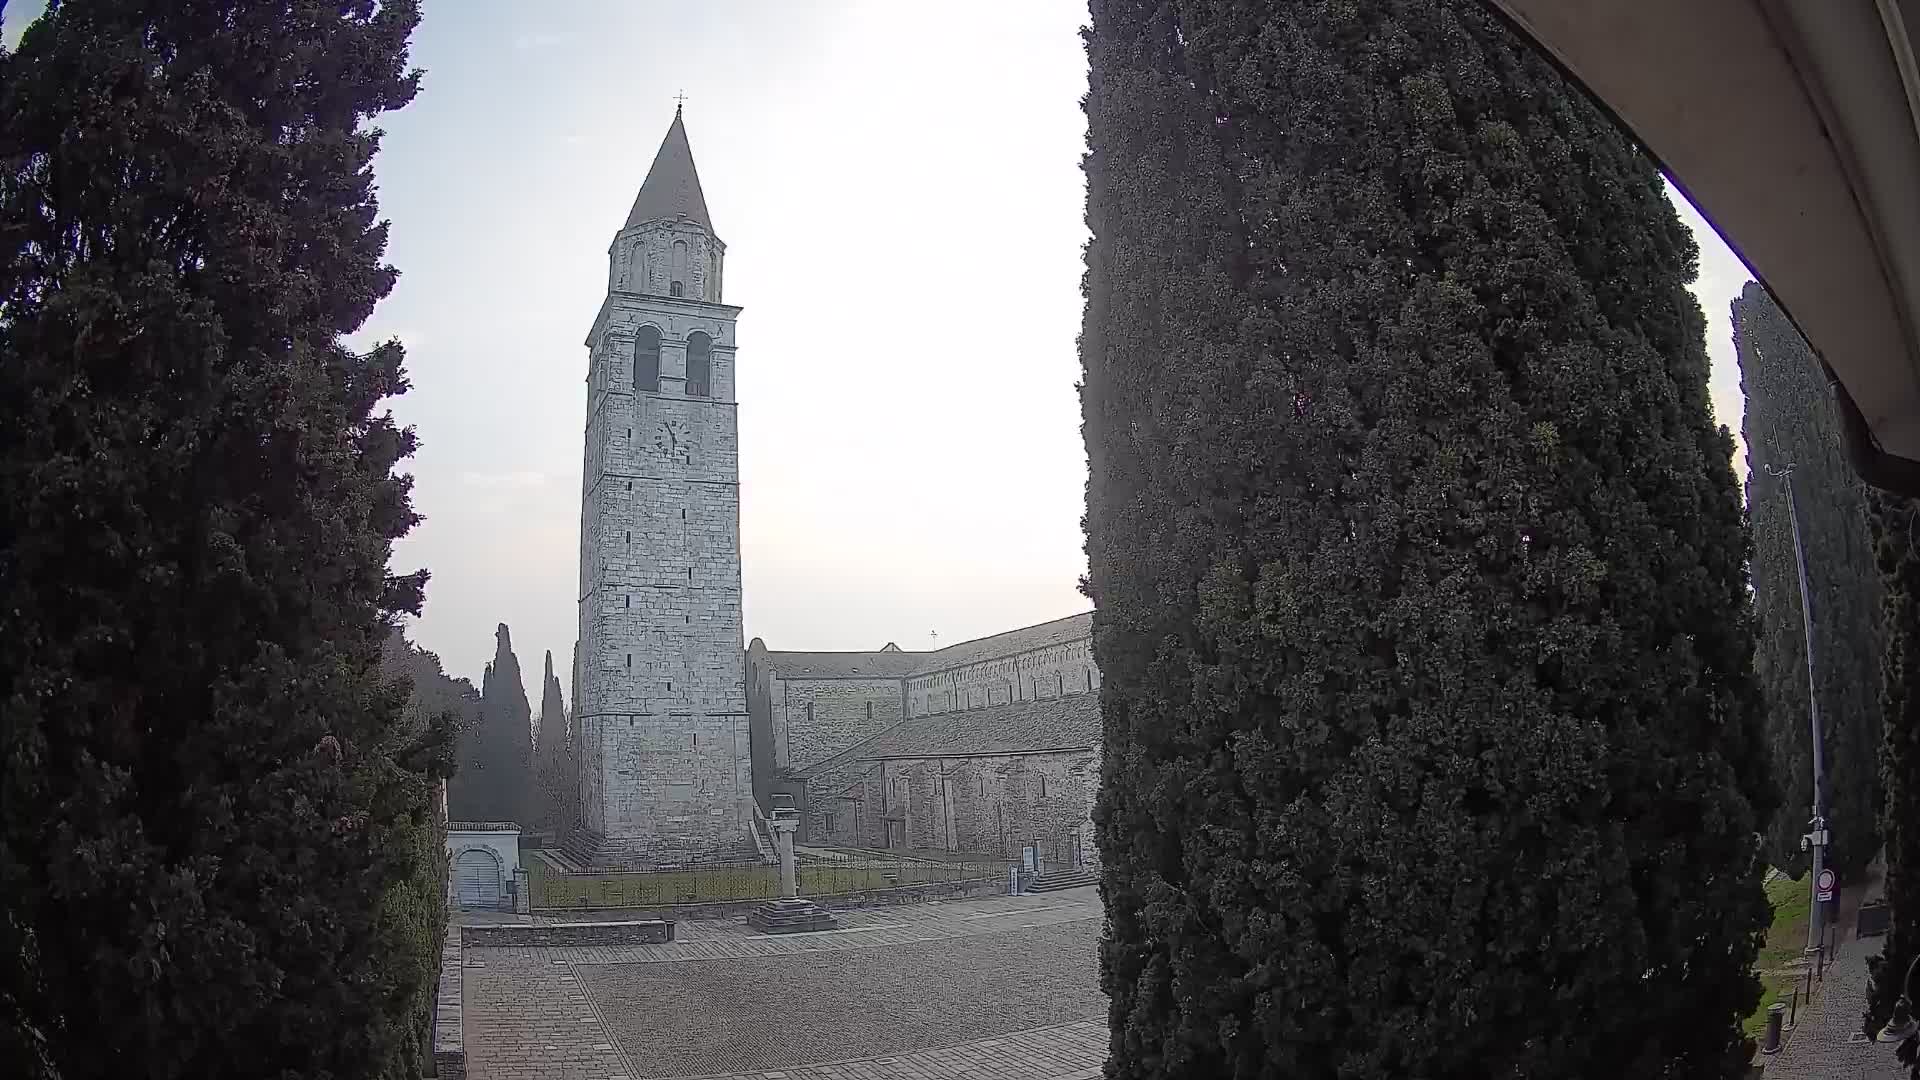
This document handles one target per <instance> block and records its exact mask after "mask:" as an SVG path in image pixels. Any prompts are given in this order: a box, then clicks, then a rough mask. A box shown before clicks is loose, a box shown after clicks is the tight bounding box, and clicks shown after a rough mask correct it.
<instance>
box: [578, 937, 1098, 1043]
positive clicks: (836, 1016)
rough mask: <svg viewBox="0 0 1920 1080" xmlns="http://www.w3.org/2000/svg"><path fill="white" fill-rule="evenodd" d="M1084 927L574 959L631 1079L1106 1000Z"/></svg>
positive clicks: (904, 1038)
mask: <svg viewBox="0 0 1920 1080" xmlns="http://www.w3.org/2000/svg"><path fill="white" fill-rule="evenodd" d="M1095 941H1096V931H1095V928H1094V927H1093V926H1092V924H1090V923H1087V922H1084V921H1083V922H1081V923H1078V924H1074V925H1064V926H1048V927H1038V928H1035V929H1030V930H1009V931H1006V932H1004V933H998V934H973V935H969V936H967V937H963V938H956V939H952V940H948V941H923V942H915V943H912V944H905V945H894V946H890V947H887V948H884V949H844V950H836V951H833V952H827V953H816V954H813V955H810V956H766V957H744V958H740V959H736V960H729V961H724V962H713V963H702V964H684V965H683V964H612V965H607V966H604V967H583V968H581V978H582V980H583V981H584V982H585V983H586V984H587V987H588V989H589V991H590V992H591V993H592V995H593V998H594V1000H595V1001H597V1002H598V1003H599V1004H600V1009H601V1012H602V1013H603V1014H604V1015H605V1017H606V1020H607V1029H608V1030H609V1031H611V1032H612V1033H613V1036H614V1041H615V1042H617V1043H619V1044H620V1047H621V1049H622V1050H623V1051H625V1052H626V1054H627V1057H628V1060H629V1061H630V1062H631V1063H632V1064H633V1066H634V1068H635V1075H638V1076H691V1075H698V1074H700V1073H729V1072H741V1071H747V1070H754V1069H776V1070H777V1069H786V1068H790V1067H793V1066H799V1065H813V1064H819V1063H823V1062H832V1061H841V1060H845V1059H849V1058H868V1057H875V1056H881V1055H891V1054H905V1053H912V1052H914V1051H918V1050H925V1049H929V1048H934V1047H940V1046H950V1045H953V1044H955V1043H961V1042H970V1041H974V1040H977V1039H985V1038H991V1037H993V1036H996V1035H1006V1034H1010V1033H1012V1032H1017V1031H1023V1030H1026V1029H1028V1028H1036V1027H1052V1026H1055V1025H1058V1024H1064V1023H1070V1022H1072V1021H1075V1020H1086V1019H1089V1018H1091V1017H1095V1016H1099V1015H1101V1014H1102V1013H1103V1012H1105V1009H1106V999H1105V998H1104V997H1102V996H1101V994H1100V989H1099V977H1098V975H1097V973H1096V968H1095V959H1094V946H1095Z"/></svg>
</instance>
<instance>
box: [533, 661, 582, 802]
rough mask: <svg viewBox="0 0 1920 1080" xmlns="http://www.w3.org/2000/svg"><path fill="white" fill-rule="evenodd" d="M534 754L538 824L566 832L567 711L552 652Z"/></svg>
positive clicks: (567, 775)
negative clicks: (555, 674) (537, 796)
mask: <svg viewBox="0 0 1920 1080" xmlns="http://www.w3.org/2000/svg"><path fill="white" fill-rule="evenodd" d="M533 752H534V760H535V766H534V772H535V779H536V781H537V787H538V794H539V798H540V805H539V808H538V811H539V812H538V815H537V820H538V821H539V822H540V824H541V825H542V826H543V827H544V828H547V829H554V830H561V829H566V828H568V827H570V826H571V825H572V824H573V822H572V819H571V817H570V816H569V812H568V800H567V789H568V787H569V783H568V778H569V777H570V776H571V775H572V774H571V772H570V770H569V769H568V767H567V707H566V703H565V702H564V701H563V700H562V699H561V697H560V680H559V679H558V678H557V677H555V676H554V674H553V653H552V652H551V651H549V652H548V653H547V668H546V674H545V676H544V677H543V678H542V680H541V694H540V734H539V738H538V739H537V740H536V741H535V743H534V750H533Z"/></svg>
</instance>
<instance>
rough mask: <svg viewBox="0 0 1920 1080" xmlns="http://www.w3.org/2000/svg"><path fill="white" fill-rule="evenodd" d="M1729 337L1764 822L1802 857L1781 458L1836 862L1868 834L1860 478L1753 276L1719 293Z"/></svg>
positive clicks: (1806, 766)
mask: <svg viewBox="0 0 1920 1080" xmlns="http://www.w3.org/2000/svg"><path fill="white" fill-rule="evenodd" d="M1733 340H1734V346H1735V350H1736V351H1737V352H1738V354H1739V357H1740V385H1741V389H1743V390H1744V391H1745V392H1746V402H1747V407H1746V414H1745V417H1744V419H1743V421H1742V423H1743V425H1744V430H1745V433H1746V443H1747V514H1748V520H1749V522H1750V527H1751V530H1752V533H1753V607H1754V621H1755V627H1756V630H1757V632H1758V637H1759V648H1758V649H1757V651H1756V654H1755V660H1754V668H1755V671H1756V672H1757V674H1758V675H1759V679H1760V687H1761V691H1762V697H1763V698H1764V699H1765V701H1766V705H1767V741H1768V743H1769V744H1770V745H1771V747H1772V750H1773V760H1774V762H1775V770H1774V776H1775V779H1776V781H1777V782H1778V783H1779V784H1780V787H1781V794H1782V799H1781V807H1782V808H1781V812H1780V813H1778V814H1776V815H1774V821H1773V828H1772V829H1770V830H1768V833H1767V852H1768V858H1769V859H1770V860H1771V861H1772V862H1773V864H1774V865H1775V866H1780V867H1787V868H1794V869H1798V868H1800V867H1802V866H1804V865H1805V861H1806V859H1805V856H1804V855H1803V854H1802V853H1801V851H1800V837H1801V836H1802V835H1803V834H1804V833H1805V832H1806V831H1807V820H1808V817H1809V814H1810V808H1811V806H1812V803H1813V771H1812V760H1813V750H1812V742H1813V733H1812V728H1811V725H1810V723H1809V720H1808V715H1807V652H1806V631H1805V625H1804V623H1803V621H1802V613H1801V607H1800V576H1799V568H1798V561H1797V559H1796V557H1795V555H1794V548H1793V521H1792V518H1791V516H1790V513H1789V509H1788V500H1787V490H1786V483H1785V481H1784V480H1783V479H1782V478H1781V477H1779V476H1777V475H1775V471H1776V470H1779V469H1783V468H1785V467H1787V466H1789V465H1791V466H1792V473H1793V501H1794V502H1795V503H1796V504H1798V507H1799V513H1800V531H1801V537H1802V541H1803V544H1804V546H1805V548H1806V558H1807V580H1808V591H1809V593H1810V594H1811V595H1812V597H1813V649H1814V677H1815V679H1816V680H1817V681H1818V683H1819V686H1820V713H1821V726H1822V728H1823V731H1824V737H1823V739H1822V740H1821V741H1822V743H1823V744H1824V750H1825V759H1826V776H1827V783H1826V803H1827V807H1828V817H1829V819H1830V821H1831V823H1832V829H1833V836H1834V846H1833V848H1832V850H1831V851H1830V852H1829V858H1830V861H1831V864H1832V865H1833V866H1835V867H1836V868H1838V869H1839V870H1840V872H1841V873H1843V874H1850V873H1853V872H1855V871H1857V870H1859V869H1860V868H1861V867H1864V866H1865V865H1866V864H1867V862H1868V860H1870V859H1872V858H1873V854H1874V852H1875V851H1877V850H1878V849H1879V846H1880V828H1879V811H1880V798H1881V792H1880V781H1879V768H1880V762H1879V758H1880V742H1881V739H1880V733H1881V723H1880V701H1879V694H1880V656H1881V651H1882V650H1881V645H1880V620H1881V615H1880V592H1881V588H1880V574H1879V571H1878V569H1877V568H1876V567H1875V566H1874V556H1873V543H1872V538H1871V536H1870V534H1869V530H1868V527H1867V506H1866V488H1865V485H1863V484H1862V483H1861V482H1860V480H1859V478H1858V477H1856V476H1855V475H1854V472H1853V470H1852V469H1851V468H1849V467H1848V466H1847V463H1846V460H1845V459H1844V457H1843V456H1842V454H1841V449H1840V428H1839V418H1838V417H1837V416H1836V415H1835V412H1834V404H1833V395H1832V394H1831V393H1830V392H1829V391H1828V389H1827V383H1826V378H1825V376H1824V374H1823V373H1822V371H1821V370H1820V363H1819V361H1818V360H1817V359H1815V358H1814V355H1813V350H1811V349H1810V348H1808V347H1807V343H1806V339H1804V338H1802V337H1801V336H1800V331H1799V330H1797V329H1795V328H1794V325H1793V323H1792V322H1790V321H1788V319H1787V317H1786V314H1785V313H1784V312H1782V311H1781V310H1780V308H1779V307H1778V305H1776V304H1775V303H1774V302H1773V297H1772V296H1770V295H1768V293H1767V290H1766V289H1765V287H1763V286H1761V285H1760V284H1758V283H1756V282H1749V283H1748V284H1747V287H1746V289H1745V290H1743V291H1742V292H1741V294H1740V297H1739V299H1737V300H1735V301H1734V302H1733Z"/></svg>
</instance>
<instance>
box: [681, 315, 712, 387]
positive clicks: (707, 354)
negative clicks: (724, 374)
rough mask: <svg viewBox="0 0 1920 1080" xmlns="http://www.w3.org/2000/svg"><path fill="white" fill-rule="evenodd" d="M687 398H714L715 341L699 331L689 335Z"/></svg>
mask: <svg viewBox="0 0 1920 1080" xmlns="http://www.w3.org/2000/svg"><path fill="white" fill-rule="evenodd" d="M687 396H689V397H712V396H713V339H712V338H710V337H708V336H707V335H705V334H703V333H701V332H700V331H698V330H695V331H694V332H693V333H691V334H688V335H687Z"/></svg>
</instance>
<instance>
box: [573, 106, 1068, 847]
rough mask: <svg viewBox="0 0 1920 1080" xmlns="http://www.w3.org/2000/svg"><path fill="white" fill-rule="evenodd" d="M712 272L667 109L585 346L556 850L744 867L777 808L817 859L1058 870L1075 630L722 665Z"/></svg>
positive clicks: (725, 521)
mask: <svg viewBox="0 0 1920 1080" xmlns="http://www.w3.org/2000/svg"><path fill="white" fill-rule="evenodd" d="M725 254H726V245H724V244H723V243H721V241H720V239H719V237H718V235H717V234H716V233H715V231H714V228H713V223H712V220H711V218H710V216H709V215H708V213H707V207H706V200H705V197H704V195H703V194H702V193H701V191H700V183H699V177H698V175H697V174H696V172H695V170H694V167H693V157H692V152H691V150H690V149H689V148H688V145H687V137H686V129H685V126H684V124H683V123H682V121H681V118H680V116H679V115H678V114H677V113H676V114H675V116H674V121H673V124H672V126H671V127H670V128H669V129H668V132H667V137H666V139H665V140H664V141H663V142H662V144H661V147H660V151H659V153H658V155H656V157H655V158H654V162H653V166H652V168H651V169H650V170H649V171H648V173H647V178H646V181H645V182H644V183H643V184H642V185H641V189H640V193H639V195H638V196H637V197H636V198H635V200H634V204H633V209H632V210H631V211H630V212H629V214H628V215H627V220H626V223H625V224H624V225H623V226H622V227H621V228H620V229H619V230H618V231H617V232H616V233H615V235H614V238H613V242H612V244H611V245H610V246H609V248H608V251H607V292H606V296H605V298H604V299H603V301H602V302H601V305H600V310H599V312H598V314H597V316H596V317H595V319H594V321H593V326H592V329H591V330H590V331H589V332H588V334H587V337H586V347H587V350H588V365H587V403H586V431H585V438H584V454H583V465H582V469H581V496H580V553H579V554H580V578H579V594H578V595H579V638H578V641H577V643H576V650H575V656H574V665H573V684H574V685H573V700H574V711H573V722H574V730H573V737H574V739H575V742H576V745H577V746H578V748H579V750H578V755H577V759H578V761H579V762H580V775H579V777H578V783H579V786H580V794H581V800H580V801H581V806H582V808H583V809H582V819H583V820H582V822H581V825H582V826H583V835H582V836H581V837H580V842H579V843H578V844H577V845H575V846H577V847H579V848H584V849H585V854H586V855H587V857H588V858H589V860H590V861H593V862H596V863H600V864H603V865H611V864H620V865H634V864H649V865H668V864H676V863H686V862H695V861H709V860H713V859H718V858H730V857H736V856H738V857H753V855H754V853H755V851H756V845H755V844H754V838H755V837H756V836H757V832H756V822H755V816H756V807H758V808H759V809H768V808H770V807H771V805H772V796H773V795H774V794H776V793H783V794H786V795H788V796H791V797H792V798H793V799H794V801H795V803H796V804H797V805H799V806H800V807H801V808H802V810H803V821H804V822H805V826H804V828H805V831H804V833H803V836H805V837H808V838H813V839H815V840H817V841H818V842H829V841H830V842H834V843H847V844H858V845H860V846H880V847H886V846H891V847H909V848H936V849H944V850H949V851H967V852H981V853H984V852H1002V853H1007V854H1013V853H1015V852H1017V850H1018V849H1019V848H1020V847H1022V846H1024V845H1029V844H1041V845H1043V846H1044V847H1045V849H1046V850H1047V851H1048V853H1049V858H1050V859H1053V860H1056V861H1062V860H1070V861H1071V862H1073V863H1076V864H1077V863H1079V862H1080V861H1082V859H1083V857H1084V855H1085V854H1086V853H1088V852H1090V851H1091V844H1090V843H1089V842H1088V839H1087V833H1088V829H1089V827H1090V826H1089V821H1088V813H1089V811H1090V808H1091V806H1092V793H1093V788H1094V781H1095V778H1096V777H1097V776H1098V773H1099V765H1098V757H1097V746H1098V742H1099V739H1098V731H1097V727H1098V723H1097V712H1098V710H1097V707H1096V704H1097V703H1096V695H1094V694H1093V693H1092V691H1094V690H1096V689H1097V688H1098V687H1099V685H1100V676H1099V671H1098V670H1097V669H1096V668H1095V666H1094V664H1093V658H1092V649H1091V638H1090V633H1091V619H1090V616H1087V615H1079V616H1075V617H1072V618H1068V619H1059V620H1055V621H1053V622H1049V623H1042V624H1040V625H1038V626H1030V627H1025V628H1022V629H1019V630H1013V631H1009V632H1007V633H1004V634H997V635H994V636H992V637H988V638H981V639H979V640H977V641H969V642H962V643H960V644H958V645H953V646H949V647H947V648H945V649H939V650H935V651H932V652H923V653H909V652H904V651H902V650H901V649H899V648H898V647H896V646H893V645H889V646H887V647H886V648H884V649H881V650H879V651H877V652H872V653H787V652H778V653H777V652H772V651H770V650H768V649H767V648H766V646H765V645H764V644H763V643H761V642H759V641H755V642H754V643H753V645H752V646H751V647H749V648H748V649H747V650H746V652H745V654H744V655H743V654H742V650H741V644H740V643H741V636H742V620H741V577H740V480H739V478H740V468H739V432H738V427H737V419H736V409H735V400H736V399H735V396H734V386H735V382H734V372H735V364H736V361H737V352H736V348H735V344H734V324H735V320H736V319H737V318H738V317H739V315H740V310H741V309H739V308H737V307H730V306H728V305H725V304H723V303H721V295H722V288H721V287H722V277H723V272H724V267H725ZM941 717H949V718H951V717H964V722H957V721H950V720H939V719H938V718H941ZM1090 717H1091V718H1093V720H1092V726H1091V727H1090V726H1089V718H1090Z"/></svg>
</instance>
